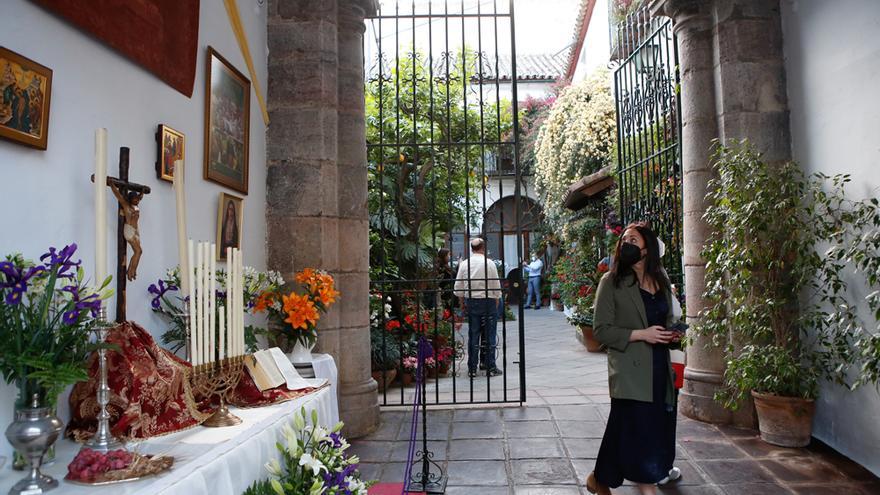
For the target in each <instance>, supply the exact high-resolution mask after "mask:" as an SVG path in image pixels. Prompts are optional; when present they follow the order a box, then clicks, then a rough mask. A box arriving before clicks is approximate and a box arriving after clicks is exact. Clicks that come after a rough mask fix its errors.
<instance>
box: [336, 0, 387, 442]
mask: <svg viewBox="0 0 880 495" xmlns="http://www.w3.org/2000/svg"><path fill="white" fill-rule="evenodd" d="M368 8H369V7H368ZM336 39H337V47H338V53H339V58H338V60H339V62H338V63H339V65H338V75H337V101H338V113H337V115H338V127H337V150H338V161H337V181H336V200H337V207H336V208H337V211H338V214H339V218H338V225H337V228H338V230H339V248H338V257H339V264H338V266H339V287H340V289H339V290H340V291H342V294H343V297H345V305H344V306H343V308H342V311H341V314H340V321H339V329H340V331H339V340H340V343H339V347H340V350H343V351H344V352H342V353H340V355H339V360H338V361H337V362H339V363H340V370H342V371H343V372H342V373H341V374H340V385H341V393H342V396H343V397H344V398H345V400H344V401H342V402H340V404H339V412H340V415H341V417H342V419H343V421H345V424H346V428H347V431H348V432H349V434H351V433H352V432H357V434H358V435H363V434H366V433H367V432H370V431H372V430H374V429H375V428H376V425H377V424H378V421H379V402H378V396H377V394H376V389H377V385H376V382H375V380H373V379H372V377H371V376H370V306H369V291H370V273H369V270H370V242H369V231H370V226H369V211H368V209H367V147H366V142H367V136H366V120H365V109H364V7H363V6H361V5H360V2H355V1H351V0H349V1H344V0H342V1H340V4H339V24H338V29H337V38H336Z"/></svg>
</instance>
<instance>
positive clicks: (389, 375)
mask: <svg viewBox="0 0 880 495" xmlns="http://www.w3.org/2000/svg"><path fill="white" fill-rule="evenodd" d="M383 373H384V375H385V379H384V380H383V379H382V375H383ZM372 375H373V380H376V383H378V384H379V392H382V391H384V390H385V389H386V388H388V386H390V385H391V383H392V382H394V379H395V378H396V377H397V370H396V369H390V370H385V371H382V370H377V371H373V372H372Z"/></svg>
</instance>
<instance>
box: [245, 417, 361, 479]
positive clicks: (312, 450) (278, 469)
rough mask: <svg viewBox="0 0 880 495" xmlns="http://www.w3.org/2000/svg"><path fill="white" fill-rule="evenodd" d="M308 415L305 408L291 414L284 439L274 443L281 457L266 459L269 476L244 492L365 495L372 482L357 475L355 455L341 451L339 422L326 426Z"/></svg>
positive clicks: (345, 444) (345, 445) (343, 448)
mask: <svg viewBox="0 0 880 495" xmlns="http://www.w3.org/2000/svg"><path fill="white" fill-rule="evenodd" d="M310 419H311V421H310V422H308V420H309V418H308V415H307V414H306V410H305V408H302V409H300V411H298V412H297V413H296V414H294V416H293V427H292V428H291V427H290V426H285V427H284V428H283V432H284V441H285V443H281V442H279V443H277V444H275V448H276V449H278V452H279V453H280V454H281V460H280V461H279V460H278V459H273V460H271V461H269V463H267V464H266V470H267V471H268V472H269V479H268V480H263V481H257V482H255V483H254V484H253V485H251V487H250V488H248V489H247V491H245V492H244V495H337V494H338V495H342V494H346V495H367V489H368V488H369V487H370V486H371V485H372V484H373V482H372V481H364V480H362V479H361V474H360V472H359V471H358V463H359V462H360V460H359V459H358V458H357V456H348V455H346V454H345V451H346V450H347V449H348V448H349V444H348V442H347V441H346V440H345V438H344V437H343V436H342V435H341V434H340V431H341V430H342V423H339V424H337V425H336V426H335V427H333V429H332V430H328V429H326V428H324V427H322V426H320V425H319V424H318V413H317V411H314V410H313V411H312V414H311V418H310Z"/></svg>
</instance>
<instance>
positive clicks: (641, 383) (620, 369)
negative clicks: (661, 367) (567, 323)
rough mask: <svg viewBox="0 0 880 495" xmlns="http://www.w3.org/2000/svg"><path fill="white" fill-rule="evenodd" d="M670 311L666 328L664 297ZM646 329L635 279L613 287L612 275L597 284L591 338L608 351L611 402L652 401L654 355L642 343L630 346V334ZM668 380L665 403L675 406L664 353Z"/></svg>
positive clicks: (642, 305) (668, 364) (643, 307)
mask: <svg viewBox="0 0 880 495" xmlns="http://www.w3.org/2000/svg"><path fill="white" fill-rule="evenodd" d="M666 302H667V304H668V305H669V308H670V311H669V315H668V316H667V318H666V326H667V328H668V327H669V325H671V324H672V321H673V318H672V311H671V308H672V300H671V295H670V294H666ZM647 327H648V317H647V316H646V315H645V304H644V303H643V302H642V296H641V294H640V293H639V284H638V283H637V282H636V280H635V277H634V276H632V275H631V276H629V277H626V278H623V279H621V281H620V286H619V287H615V286H614V279H613V278H612V277H611V273H606V274H605V275H604V276H603V277H602V280H601V281H599V288H598V289H597V291H596V303H595V306H594V312H593V336H594V337H595V338H596V340H598V341H599V342H601V343H602V344H605V345H606V346H607V347H608V387H609V390H610V392H611V397H612V398H614V399H632V400H639V401H644V402H652V401H653V395H654V394H653V387H652V383H653V381H652V379H653V371H652V370H653V367H652V364H653V351H652V350H651V344H648V343H647V342H644V341H638V342H630V341H629V337H630V334H631V333H632V331H633V330H640V329H643V328H647ZM666 365H667V369H668V373H669V379H668V380H666V399H665V401H666V403H667V404H675V399H676V393H675V389H674V387H673V383H674V375H673V371H672V365H671V364H670V363H669V353H668V352H667V353H666Z"/></svg>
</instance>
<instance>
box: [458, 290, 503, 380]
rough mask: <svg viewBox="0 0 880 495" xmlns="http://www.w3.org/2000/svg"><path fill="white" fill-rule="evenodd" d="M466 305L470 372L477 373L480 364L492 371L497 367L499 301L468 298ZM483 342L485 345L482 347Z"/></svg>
mask: <svg viewBox="0 0 880 495" xmlns="http://www.w3.org/2000/svg"><path fill="white" fill-rule="evenodd" d="M466 304H467V312H468V371H476V370H477V364H479V362H482V363H483V364H485V365H486V369H490V370H491V369H492V368H494V367H495V346H496V328H497V322H498V307H497V305H498V300H497V299H471V298H468V299H467V301H466ZM481 337H482V339H481ZM481 341H482V343H483V345H480V342H481Z"/></svg>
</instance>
